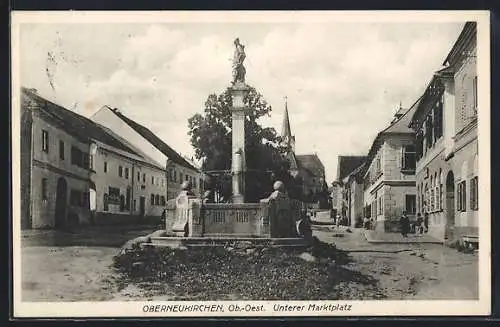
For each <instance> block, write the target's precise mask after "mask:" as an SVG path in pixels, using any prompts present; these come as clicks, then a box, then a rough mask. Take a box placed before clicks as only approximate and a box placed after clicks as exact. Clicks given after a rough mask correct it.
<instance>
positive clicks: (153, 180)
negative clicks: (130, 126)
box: [151, 176, 155, 185]
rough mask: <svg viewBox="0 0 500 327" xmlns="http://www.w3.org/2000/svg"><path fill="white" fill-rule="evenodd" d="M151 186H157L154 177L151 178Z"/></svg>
mask: <svg viewBox="0 0 500 327" xmlns="http://www.w3.org/2000/svg"><path fill="white" fill-rule="evenodd" d="M151 184H152V185H155V177H154V176H151Z"/></svg>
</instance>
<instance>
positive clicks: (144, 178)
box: [142, 173, 146, 183]
mask: <svg viewBox="0 0 500 327" xmlns="http://www.w3.org/2000/svg"><path fill="white" fill-rule="evenodd" d="M142 182H143V183H146V173H143V174H142Z"/></svg>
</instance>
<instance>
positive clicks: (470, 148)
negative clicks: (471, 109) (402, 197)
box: [451, 126, 489, 239]
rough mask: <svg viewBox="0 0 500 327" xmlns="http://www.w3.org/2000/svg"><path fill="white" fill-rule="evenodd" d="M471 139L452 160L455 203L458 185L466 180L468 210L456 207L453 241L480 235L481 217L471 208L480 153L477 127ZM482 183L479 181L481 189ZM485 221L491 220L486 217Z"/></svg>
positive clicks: (472, 131) (471, 133)
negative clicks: (473, 181) (460, 210)
mask: <svg viewBox="0 0 500 327" xmlns="http://www.w3.org/2000/svg"><path fill="white" fill-rule="evenodd" d="M468 135H469V137H470V138H471V139H470V140H469V142H467V143H466V144H465V145H464V146H463V147H461V148H460V149H459V150H458V151H456V152H455V155H454V157H453V158H452V159H451V165H452V168H453V173H454V176H455V203H456V199H457V190H458V183H460V182H461V181H464V180H465V185H466V187H465V190H466V201H465V203H466V210H465V211H464V212H459V211H458V210H457V209H458V208H457V205H455V224H454V226H453V228H452V231H451V235H452V238H453V239H457V238H459V237H461V236H463V235H466V234H473V235H478V232H479V230H478V229H479V215H478V211H477V210H472V208H471V206H470V203H471V202H470V199H471V191H470V183H471V179H472V178H473V177H475V176H478V173H479V171H478V160H479V159H478V156H477V154H478V151H477V146H478V144H477V126H476V127H475V128H473V129H472V130H471V131H470V132H469V133H468ZM480 183H481V181H479V187H481V186H480ZM484 219H489V217H488V218H486V217H484Z"/></svg>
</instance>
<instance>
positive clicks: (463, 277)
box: [313, 226, 479, 300]
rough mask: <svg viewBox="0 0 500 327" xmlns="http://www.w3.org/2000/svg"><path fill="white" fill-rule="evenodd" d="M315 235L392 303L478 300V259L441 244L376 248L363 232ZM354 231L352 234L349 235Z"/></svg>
mask: <svg viewBox="0 0 500 327" xmlns="http://www.w3.org/2000/svg"><path fill="white" fill-rule="evenodd" d="M313 230H314V234H315V235H316V236H317V237H318V238H319V239H321V240H322V241H325V242H332V243H334V244H335V245H336V246H337V248H339V249H342V250H345V251H347V252H348V253H349V255H350V257H351V258H352V262H351V263H350V264H349V265H350V266H351V267H352V269H354V270H358V271H360V272H362V273H365V274H369V275H371V276H373V277H374V278H376V279H377V280H378V281H379V283H380V286H381V287H382V288H383V289H384V291H385V293H386V295H387V296H388V298H389V299H403V298H404V299H427V300H430V299H440V300H444V299H461V300H466V299H467V300H468V299H478V297H479V290H478V288H479V282H478V280H479V279H478V256H477V254H465V253H461V252H458V251H457V250H455V249H452V248H449V247H446V246H443V245H439V244H414V243H407V244H401V243H399V244H387V243H382V244H372V243H369V242H368V241H367V240H366V238H365V237H364V236H363V234H362V231H363V230H362V229H347V228H345V227H341V228H339V229H336V228H335V227H333V226H313ZM349 231H351V232H349Z"/></svg>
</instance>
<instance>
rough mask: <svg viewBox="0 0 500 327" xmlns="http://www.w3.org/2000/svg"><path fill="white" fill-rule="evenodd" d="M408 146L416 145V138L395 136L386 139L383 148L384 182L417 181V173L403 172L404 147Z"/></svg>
mask: <svg viewBox="0 0 500 327" xmlns="http://www.w3.org/2000/svg"><path fill="white" fill-rule="evenodd" d="M407 145H415V137H414V136H412V135H394V136H391V137H387V138H386V141H385V142H384V146H383V153H384V154H383V174H384V180H404V181H414V180H415V172H412V173H409V172H403V171H402V162H403V160H402V157H403V147H404V146H407Z"/></svg>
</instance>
